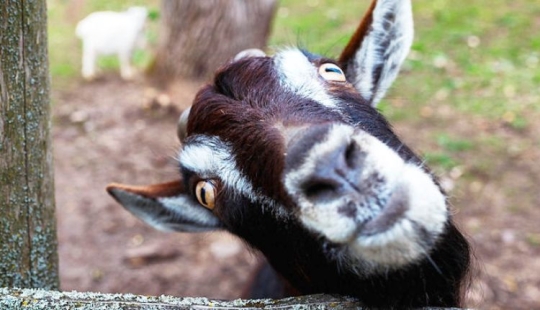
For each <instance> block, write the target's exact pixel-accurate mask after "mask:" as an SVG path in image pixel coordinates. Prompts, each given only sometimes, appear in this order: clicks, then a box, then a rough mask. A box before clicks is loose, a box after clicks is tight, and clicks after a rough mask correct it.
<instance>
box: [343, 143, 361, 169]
mask: <svg viewBox="0 0 540 310" xmlns="http://www.w3.org/2000/svg"><path fill="white" fill-rule="evenodd" d="M361 157H362V156H361V152H360V148H359V147H358V145H357V144H356V143H355V142H354V141H351V142H350V143H349V145H347V148H346V149H345V153H344V158H345V164H346V165H347V167H348V168H353V169H354V168H357V167H358V165H359V163H360V161H361Z"/></svg>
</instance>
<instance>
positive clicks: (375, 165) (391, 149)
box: [109, 0, 450, 285]
mask: <svg viewBox="0 0 540 310" xmlns="http://www.w3.org/2000/svg"><path fill="white" fill-rule="evenodd" d="M366 20H367V21H366V22H364V23H362V25H363V26H361V27H360V28H359V30H358V31H357V33H356V34H355V36H354V38H353V40H352V41H351V42H350V43H349V45H348V47H347V48H346V49H345V51H344V52H343V54H342V55H341V58H340V59H339V61H333V60H329V59H326V58H322V57H319V56H316V55H313V54H310V53H307V52H304V51H301V50H297V49H289V50H285V51H282V52H279V53H277V54H276V55H275V56H274V57H268V56H266V55H264V53H262V52H260V51H249V52H246V53H241V54H240V55H239V56H237V57H236V58H235V59H234V60H233V61H231V63H229V64H228V65H226V66H225V67H223V68H222V69H221V70H220V71H219V72H218V73H217V74H216V76H215V78H214V81H213V83H212V84H210V85H208V86H206V87H204V88H203V89H202V90H201V91H200V92H199V93H198V95H197V96H196V98H195V101H194V103H193V105H192V107H191V109H190V111H188V112H185V113H184V114H183V115H182V117H181V118H180V125H179V135H180V137H181V140H182V142H183V144H182V145H183V147H182V149H181V151H180V153H179V163H180V170H181V175H182V180H181V181H177V182H173V183H168V184H165V185H157V186H153V187H139V188H136V187H127V186H122V185H112V186H110V187H109V192H110V193H111V194H112V195H113V196H114V197H115V198H116V199H117V200H119V201H120V202H121V203H122V204H123V205H124V206H125V207H126V208H127V209H128V210H130V211H132V212H133V213H135V214H136V215H138V216H140V217H141V218H142V219H143V220H145V221H147V222H148V223H150V224H153V225H154V226H156V227H158V228H162V229H166V230H176V231H204V230H212V229H218V228H225V229H227V230H229V231H231V232H232V233H234V234H237V235H238V236H240V237H242V238H243V239H245V240H246V241H247V242H248V243H250V244H251V245H252V246H254V247H256V248H259V249H261V250H262V251H263V253H265V254H266V255H267V256H268V258H269V260H270V261H271V262H272V263H273V264H274V266H276V265H278V270H279V269H281V270H279V271H281V272H282V273H285V276H286V277H287V270H285V271H284V269H287V268H288V267H287V266H286V265H287V264H289V265H295V267H291V268H299V269H302V268H304V267H305V266H304V265H306V264H308V262H306V261H309V260H310V259H318V258H319V257H324V258H325V259H327V260H328V261H333V262H335V265H336V266H338V268H337V269H338V270H339V269H340V268H341V267H343V266H349V267H350V268H346V269H349V270H354V272H355V273H356V274H357V275H358V276H360V277H365V276H369V275H372V274H378V273H384V272H388V271H389V270H397V269H400V268H402V267H404V266H407V265H412V264H415V263H417V262H419V261H421V260H426V259H429V255H430V252H431V251H432V249H433V247H434V246H435V245H436V244H437V241H438V239H439V237H440V236H441V235H442V234H443V233H444V231H445V228H446V227H447V224H448V223H449V221H450V220H449V215H448V210H447V207H446V201H445V196H444V195H443V193H442V192H441V190H440V188H439V186H438V185H437V183H436V181H435V180H434V178H433V177H432V175H431V174H430V173H429V172H428V171H427V170H426V169H425V168H424V167H422V162H421V160H420V159H419V158H418V157H417V156H416V155H415V154H413V153H412V152H411V150H410V149H409V148H408V147H407V146H405V145H404V144H403V143H402V142H401V141H400V140H399V138H398V137H397V136H396V135H395V134H394V133H393V131H392V129H391V128H390V126H389V124H388V123H387V121H386V120H385V119H384V117H383V116H382V115H381V114H379V112H378V111H377V110H376V109H375V105H376V103H377V102H378V101H379V99H380V98H381V97H382V96H383V94H384V93H385V91H386V90H387V88H388V87H389V86H390V84H391V82H392V81H393V79H394V77H395V76H396V74H397V71H398V68H399V66H400V64H401V63H402V61H403V60H404V58H405V56H406V54H407V53H408V50H409V48H410V44H411V42H412V17H411V10H410V2H409V1H405V0H402V1H395V0H385V1H379V2H376V4H375V5H373V6H372V9H371V11H370V12H369V13H368V18H367V19H366ZM305 247H309V248H310V251H312V252H310V253H300V252H301V251H305ZM280 249H282V250H281V251H280ZM302 257H303V258H302ZM315 257H317V258H315ZM280 260H281V262H280ZM303 260H304V261H303ZM339 266H341V267H339ZM305 268H307V267H305ZM306 270H307V269H304V270H303V271H301V273H302V276H305V277H307V278H312V277H315V276H314V275H313V274H309V271H306ZM294 284H298V281H297V282H296V283H294ZM298 285H301V284H298Z"/></svg>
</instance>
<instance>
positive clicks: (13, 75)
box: [0, 0, 58, 289]
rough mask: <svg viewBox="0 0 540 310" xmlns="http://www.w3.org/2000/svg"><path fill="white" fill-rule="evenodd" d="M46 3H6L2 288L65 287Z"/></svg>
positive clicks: (0, 35)
mask: <svg viewBox="0 0 540 310" xmlns="http://www.w3.org/2000/svg"><path fill="white" fill-rule="evenodd" d="M49 110H50V108H49V68H48V61H47V10H46V0H35V1H25V0H11V1H3V3H2V4H1V5H0V286H16V287H34V288H46V289H57V288H58V256H57V251H56V248H57V241H56V224H55V217H54V183H53V170H52V169H53V168H52V152H51V138H50V134H49V128H50V119H49Z"/></svg>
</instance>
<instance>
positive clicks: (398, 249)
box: [285, 126, 448, 268]
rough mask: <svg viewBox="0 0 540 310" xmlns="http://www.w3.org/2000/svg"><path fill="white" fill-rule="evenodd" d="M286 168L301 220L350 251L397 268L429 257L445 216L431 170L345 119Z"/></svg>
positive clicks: (443, 224)
mask: <svg viewBox="0 0 540 310" xmlns="http://www.w3.org/2000/svg"><path fill="white" fill-rule="evenodd" d="M331 131H334V132H330V133H329V134H328V135H327V137H328V138H327V139H326V140H325V141H322V142H321V143H318V144H315V145H314V146H313V147H312V149H311V150H310V151H309V152H306V151H305V150H303V152H304V154H308V158H306V159H305V160H303V162H302V163H301V164H300V165H297V166H294V169H290V171H288V172H287V173H286V175H285V187H286V188H287V190H288V192H289V194H290V195H291V197H293V199H294V200H296V203H297V205H298V208H299V212H298V217H299V220H300V221H301V222H302V223H303V225H305V226H306V228H307V229H309V230H311V231H313V232H315V233H317V234H318V235H321V236H322V237H324V238H325V239H326V240H328V242H329V243H331V244H335V245H337V246H340V247H342V248H345V249H346V251H345V252H350V254H351V255H348V256H350V257H354V258H355V259H361V260H363V261H364V262H366V263H369V264H370V265H376V266H383V267H385V268H392V267H399V266H402V265H405V264H408V263H411V262H414V261H416V260H418V259H419V258H420V257H424V256H425V255H426V253H428V252H429V250H430V249H431V247H432V245H433V244H434V242H435V241H436V240H437V238H438V236H439V235H440V234H441V233H442V231H443V229H444V226H445V223H446V221H447V220H448V212H447V208H446V201H445V197H444V195H443V194H442V192H441V191H440V189H439V187H438V186H437V185H436V184H435V182H434V181H433V178H432V176H431V175H430V174H428V173H427V172H425V171H424V170H423V169H422V168H420V167H418V166H417V165H415V164H412V163H408V162H406V161H404V160H403V159H402V158H401V157H400V156H399V155H398V154H397V152H395V151H394V150H392V149H390V148H389V147H388V146H386V145H385V144H383V143H382V142H380V141H379V140H377V139H376V138H374V137H372V136H370V135H368V134H367V133H365V132H362V131H357V130H354V129H352V128H350V127H348V126H335V128H332V129H331Z"/></svg>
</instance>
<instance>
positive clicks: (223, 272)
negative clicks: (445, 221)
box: [52, 75, 540, 309]
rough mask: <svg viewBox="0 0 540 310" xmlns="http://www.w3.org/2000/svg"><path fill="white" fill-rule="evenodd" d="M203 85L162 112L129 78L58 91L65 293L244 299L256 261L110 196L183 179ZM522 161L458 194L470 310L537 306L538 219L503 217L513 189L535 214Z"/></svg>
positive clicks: (409, 131) (227, 242) (529, 167)
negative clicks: (175, 230) (186, 132)
mask: <svg viewBox="0 0 540 310" xmlns="http://www.w3.org/2000/svg"><path fill="white" fill-rule="evenodd" d="M196 88H197V85H196V83H187V82H186V83H181V84H179V85H177V87H176V88H175V89H174V90H173V91H172V92H171V94H170V95H171V98H172V101H173V102H172V104H171V105H167V104H165V105H159V104H158V105H155V106H152V105H148V104H147V102H148V100H147V98H149V97H152V96H153V94H152V93H151V92H150V91H149V89H148V88H147V87H146V86H145V85H144V84H143V83H142V82H141V81H135V82H124V81H121V80H120V79H119V78H117V77H116V76H115V75H107V76H104V77H102V78H100V79H98V80H97V81H94V82H91V83H83V82H80V83H79V84H78V86H77V87H76V88H74V89H73V90H69V91H54V92H53V96H52V97H53V139H54V156H55V177H56V200H57V217H58V238H59V253H60V275H61V288H62V289H63V290H79V291H95V292H115V293H116V292H121V293H127V292H130V293H135V294H144V295H161V294H168V295H174V296H207V297H211V298H224V299H230V298H236V297H238V296H239V292H240V290H241V288H242V285H243V283H244V282H245V281H246V279H247V278H248V275H249V272H250V270H252V269H253V268H254V266H255V265H256V263H257V257H256V255H254V254H253V253H252V252H250V251H249V250H248V249H247V248H246V247H245V246H244V245H243V243H242V242H241V241H239V240H238V239H235V238H234V237H232V236H230V235H228V234H226V233H205V234H166V233H162V232H159V231H156V230H154V229H152V228H150V227H148V226H147V225H145V224H143V223H142V222H140V221H139V220H137V219H136V218H134V217H133V216H132V215H131V214H129V213H128V212H127V211H125V210H124V209H123V208H122V207H121V206H120V205H118V204H117V203H116V202H115V201H114V200H113V199H112V198H110V197H109V196H108V195H107V193H106V192H105V187H106V185H107V184H108V183H110V182H123V183H129V184H146V183H152V182H162V181H168V180H172V179H174V178H175V177H176V174H177V168H176V165H175V160H174V158H175V156H176V152H177V148H178V146H179V142H178V141H177V138H176V135H175V130H176V129H175V126H176V120H177V117H178V115H179V113H180V111H181V110H182V109H183V108H184V107H186V106H189V104H190V102H191V98H192V97H193V95H194V93H195V91H196ZM447 125H448V126H449V127H450V128H449V130H461V131H465V133H467V132H468V131H470V133H471V134H475V132H476V130H477V128H476V127H475V126H476V125H478V126H480V125H482V124H474V123H466V124H459V123H457V122H454V120H452V119H451V118H450V119H449V120H448V124H447ZM428 126H430V125H428ZM432 126H435V124H433V125H432ZM482 126H485V124H484V125H482ZM489 126H490V125H488V127H489ZM396 127H397V131H398V132H399V133H400V134H401V136H403V137H405V140H406V141H408V142H409V143H411V144H412V145H413V146H416V148H417V149H421V145H422V144H421V143H420V140H421V139H422V134H421V132H423V131H424V130H426V129H425V128H424V129H422V130H420V128H415V127H414V125H407V124H396ZM452 127H454V128H452ZM488 129H489V130H495V131H497V130H501V134H503V135H504V134H507V135H508V139H517V138H519V139H526V138H527V137H523V134H522V133H520V137H515V136H514V135H515V134H514V133H512V132H510V133H506V129H504V128H502V127H501V128H499V127H497V126H495V127H493V126H492V127H489V128H488ZM529 134H533V133H532V132H531V133H529ZM518 156H521V157H520V158H519V160H515V158H514V160H512V158H509V159H508V160H507V161H505V162H501V163H500V164H499V165H498V166H497V169H499V170H498V171H496V172H495V173H494V174H496V175H497V176H499V177H497V178H492V175H491V174H490V175H487V176H486V178H485V180H483V181H482V182H478V181H476V182H472V183H471V184H467V183H466V182H465V183H464V184H465V185H463V186H461V187H459V188H458V190H457V194H453V196H454V197H453V198H452V199H453V200H452V203H453V205H455V206H456V213H457V215H456V217H457V220H458V222H459V224H460V226H461V227H463V228H464V230H466V231H467V233H468V234H469V236H470V239H471V240H472V242H473V244H474V246H475V253H476V257H477V264H476V265H477V268H476V270H475V272H474V278H475V281H474V284H473V285H472V287H471V290H470V294H469V305H470V306H473V307H477V308H480V309H535V308H536V309H540V289H539V287H540V272H539V270H540V260H539V259H538V256H539V254H540V246H539V244H540V240H538V239H534V238H537V237H538V236H540V234H538V233H539V231H540V230H539V228H538V221H537V220H536V221H535V220H534V218H535V217H536V218H538V215H536V213H537V211H536V210H534V209H535V208H527V209H526V210H522V209H518V210H516V211H514V212H513V213H512V212H507V211H505V210H506V209H505V206H506V205H508V204H509V203H513V201H509V199H511V198H508V197H514V196H508V195H505V192H504V191H503V190H502V189H503V188H505V189H506V190H511V188H515V189H516V190H517V191H518V194H519V193H525V194H526V195H528V196H527V197H526V199H528V200H526V201H525V203H527V204H530V205H531V206H537V205H538V201H540V194H539V193H538V191H537V185H538V184H540V180H539V178H540V171H539V167H538V166H539V165H538V161H540V154H539V152H538V150H528V151H527V152H525V151H523V152H521V153H519V154H518ZM477 183H480V184H477ZM531 184H532V185H531ZM453 193H454V192H453ZM520 195H521V194H520ZM464 202H467V203H464ZM497 214H499V216H498V215H497ZM501 214H504V216H500V215H501ZM531 232H532V233H535V234H531ZM531 238H532V240H531Z"/></svg>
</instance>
